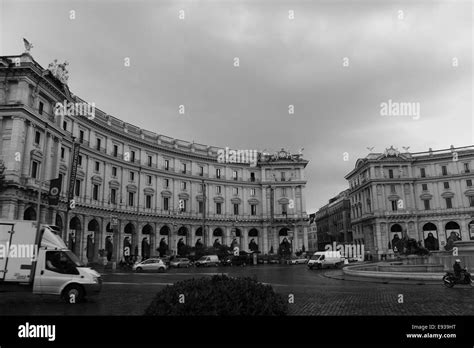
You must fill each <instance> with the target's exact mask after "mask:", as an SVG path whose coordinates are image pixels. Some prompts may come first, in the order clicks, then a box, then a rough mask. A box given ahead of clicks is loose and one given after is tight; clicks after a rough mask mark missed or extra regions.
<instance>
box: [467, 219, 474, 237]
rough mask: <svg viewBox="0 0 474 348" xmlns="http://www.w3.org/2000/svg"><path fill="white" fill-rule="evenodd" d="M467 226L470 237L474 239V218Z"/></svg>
mask: <svg viewBox="0 0 474 348" xmlns="http://www.w3.org/2000/svg"><path fill="white" fill-rule="evenodd" d="M467 228H468V229H469V239H470V240H474V220H472V221H471V222H470V223H469V224H468V226H467Z"/></svg>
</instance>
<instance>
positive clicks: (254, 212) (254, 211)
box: [250, 204, 257, 215]
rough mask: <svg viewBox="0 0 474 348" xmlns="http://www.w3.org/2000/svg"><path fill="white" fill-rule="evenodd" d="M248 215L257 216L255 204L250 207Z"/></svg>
mask: <svg viewBox="0 0 474 348" xmlns="http://www.w3.org/2000/svg"><path fill="white" fill-rule="evenodd" d="M250 215H257V206H256V205H255V204H252V205H250Z"/></svg>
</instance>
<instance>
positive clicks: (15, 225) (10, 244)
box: [0, 220, 102, 304]
mask: <svg viewBox="0 0 474 348" xmlns="http://www.w3.org/2000/svg"><path fill="white" fill-rule="evenodd" d="M37 231H38V229H37V223H36V222H34V221H28V220H0V292H2V291H4V292H5V291H15V292H17V291H30V292H32V293H33V294H37V295H58V296H59V297H60V298H62V299H63V300H65V301H66V302H68V303H71V304H73V303H79V302H81V301H83V300H84V298H85V297H86V296H87V297H89V296H94V295H97V294H99V293H100V291H101V289H102V279H101V276H100V274H99V273H97V272H96V271H95V270H93V269H91V268H89V267H86V265H85V264H84V263H83V262H82V261H81V260H80V259H79V258H78V257H77V256H76V255H75V254H74V253H73V252H72V251H70V250H69V249H68V248H67V247H66V245H65V244H64V241H63V240H62V239H61V237H60V235H61V231H60V229H59V228H58V227H57V226H54V225H47V224H41V225H40V228H39V232H37Z"/></svg>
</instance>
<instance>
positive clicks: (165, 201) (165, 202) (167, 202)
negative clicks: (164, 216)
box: [163, 197, 170, 210]
mask: <svg viewBox="0 0 474 348" xmlns="http://www.w3.org/2000/svg"><path fill="white" fill-rule="evenodd" d="M169 205H170V199H169V198H168V197H165V198H163V210H169Z"/></svg>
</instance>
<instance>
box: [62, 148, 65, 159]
mask: <svg viewBox="0 0 474 348" xmlns="http://www.w3.org/2000/svg"><path fill="white" fill-rule="evenodd" d="M64 153H65V151H64V147H61V159H64Z"/></svg>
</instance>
